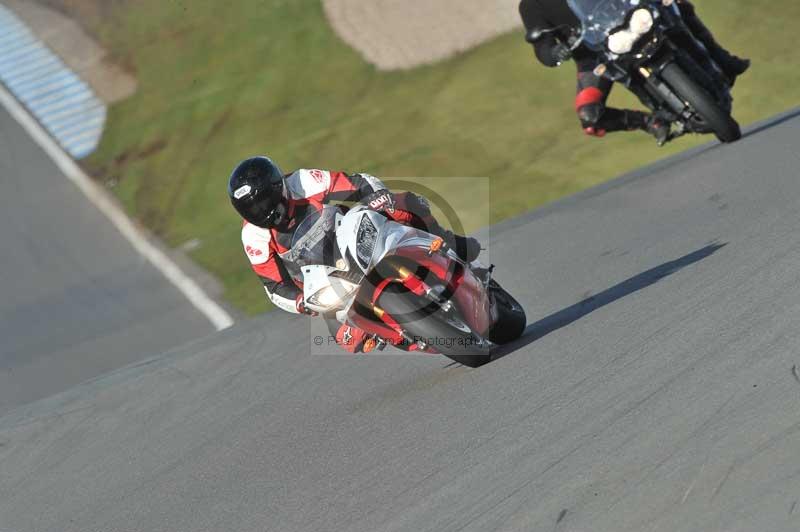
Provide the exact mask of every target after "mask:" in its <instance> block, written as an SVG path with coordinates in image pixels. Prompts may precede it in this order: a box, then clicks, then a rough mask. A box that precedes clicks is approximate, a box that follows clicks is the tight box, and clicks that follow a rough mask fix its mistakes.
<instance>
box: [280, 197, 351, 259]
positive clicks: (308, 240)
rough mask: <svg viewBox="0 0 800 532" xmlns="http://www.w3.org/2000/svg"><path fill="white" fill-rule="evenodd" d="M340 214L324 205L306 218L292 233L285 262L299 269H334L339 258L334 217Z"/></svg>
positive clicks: (337, 210)
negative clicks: (306, 267)
mask: <svg viewBox="0 0 800 532" xmlns="http://www.w3.org/2000/svg"><path fill="white" fill-rule="evenodd" d="M340 212H341V211H340V210H339V208H338V207H335V206H333V205H326V206H325V207H323V208H322V210H321V211H319V212H313V213H310V214H309V215H308V216H306V217H305V218H304V219H303V221H302V222H300V225H298V226H297V229H295V231H294V235H293V236H292V246H291V248H290V252H289V256H288V257H287V261H289V262H291V263H293V264H294V265H295V266H299V267H303V266H331V267H334V268H335V267H336V263H337V261H338V260H339V259H340V258H341V254H340V253H339V246H337V244H336V215H337V214H339V213H340Z"/></svg>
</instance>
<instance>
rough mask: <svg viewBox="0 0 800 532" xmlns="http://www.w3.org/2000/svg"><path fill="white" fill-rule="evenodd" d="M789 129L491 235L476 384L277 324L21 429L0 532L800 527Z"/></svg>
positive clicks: (0, 436)
mask: <svg viewBox="0 0 800 532" xmlns="http://www.w3.org/2000/svg"><path fill="white" fill-rule="evenodd" d="M798 115H800V113H794V115H791V114H790V115H787V116H784V117H780V118H778V119H776V120H774V121H773V122H772V123H771V124H766V125H764V126H762V127H759V128H756V129H755V130H751V132H750V133H749V134H748V135H747V136H746V137H745V138H744V139H743V140H742V141H741V142H739V143H737V144H735V145H732V146H719V145H717V144H713V145H709V146H706V147H704V148H701V149H698V150H694V151H692V152H690V153H688V154H685V155H683V156H680V157H678V158H675V159H672V160H671V161H668V162H666V163H662V164H659V165H657V166H655V167H652V168H649V169H646V170H644V171H641V172H638V173H636V174H634V175H631V176H627V177H624V178H621V179H620V180H617V181H615V182H613V183H611V184H609V185H606V186H603V187H600V188H597V189H593V190H591V191H588V192H586V193H583V194H580V195H579V196H576V197H573V198H570V199H567V200H565V201H562V202H560V203H558V204H556V205H553V206H551V207H548V208H546V209H544V210H540V211H535V212H533V213H531V214H530V215H528V216H525V217H522V218H520V219H517V220H513V221H510V222H508V223H506V224H503V225H501V226H500V227H496V228H494V230H493V231H492V236H491V247H492V258H493V260H494V262H496V263H497V264H498V277H499V278H500V280H501V281H502V282H503V283H504V284H506V285H507V286H508V287H509V288H511V289H512V291H513V292H515V293H516V294H518V295H519V297H520V299H521V300H522V302H523V303H524V304H525V305H526V308H527V309H528V312H529V317H530V318H531V322H532V324H531V325H530V327H529V331H528V336H527V337H526V338H525V339H524V341H522V342H520V344H519V345H517V346H515V349H513V350H511V352H510V353H509V354H508V355H507V356H505V357H503V358H500V359H499V360H496V361H495V362H493V363H491V364H490V365H488V366H485V367H483V368H481V369H478V370H468V369H465V368H461V367H448V368H445V366H446V365H447V360H446V359H443V358H440V357H403V356H369V357H358V358H352V357H344V356H341V357H339V356H316V357H312V356H310V355H309V352H310V347H309V345H310V343H309V329H308V324H307V322H306V321H304V320H303V319H301V318H294V317H291V316H288V315H285V314H273V315H270V316H268V317H266V318H262V319H260V320H256V321H252V322H249V323H244V324H241V325H238V326H236V327H234V328H232V329H229V330H227V331H224V332H223V333H221V334H218V335H216V336H213V337H209V338H206V339H203V340H201V341H199V342H196V343H195V344H193V345H191V346H188V347H186V348H185V349H181V350H179V351H176V352H173V353H172V354H170V355H169V356H166V357H161V358H157V359H152V360H150V361H148V362H146V363H142V364H139V365H138V366H133V367H129V368H125V369H122V370H119V371H116V372H114V373H112V374H110V375H107V376H104V377H103V378H101V379H98V380H96V381H93V382H90V383H87V384H84V385H82V386H80V387H78V388H75V389H72V390H70V391H68V392H66V393H63V394H60V395H58V396H55V397H51V398H48V399H46V400H43V401H38V402H36V403H34V404H32V405H28V406H25V407H22V408H18V409H16V410H14V411H13V412H11V413H10V414H8V415H6V416H4V417H3V418H2V419H0V469H2V474H1V475H0V530H14V531H18V532H25V531H34V530H36V531H81V532H83V531H94V530H97V531H103V532H108V531H123V530H124V531H129V530H136V531H152V532H158V531H165V532H166V531H169V532H176V531H198V532H199V531H220V530H236V531H251V530H252V531H256V530H258V531H263V530H275V531H283V532H285V531H314V532H319V531H356V532H360V531H363V532H375V531H414V532H419V531H435V532H456V531H459V532H467V531H475V532H486V531H501V530H502V531H546V532H551V531H555V532H565V531H575V532H580V531H614V532H617V531H637V532H638V531H643V532H653V531H670V532H675V531H725V532H733V531H781V530H798V528H800V503H799V502H798V501H799V500H800V459H799V458H798V457H800V374H799V373H798V371H797V370H796V369H795V370H794V371H793V367H795V365H798V366H800V179H798V172H800V150H798V141H797V139H798V138H800V118H797V116H798ZM6 223H7V222H6Z"/></svg>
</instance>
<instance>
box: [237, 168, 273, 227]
mask: <svg viewBox="0 0 800 532" xmlns="http://www.w3.org/2000/svg"><path fill="white" fill-rule="evenodd" d="M283 180H284V177H283V172H281V169H280V168H278V165H277V164H275V163H274V162H272V159H270V158H269V157H252V158H250V159H245V160H244V161H242V162H241V163H239V164H238V165H237V166H236V168H234V169H233V173H232V174H231V178H230V180H229V181H228V197H230V199H231V203H232V204H233V208H234V209H236V210H237V211H238V212H239V214H241V215H242V218H244V219H245V220H247V221H248V222H250V223H251V224H253V225H257V226H259V227H263V228H265V229H269V228H272V227H275V226H276V225H279V224H280V223H281V222H282V221H283V220H284V219H285V218H286V203H285V201H284V200H283V189H284V182H283Z"/></svg>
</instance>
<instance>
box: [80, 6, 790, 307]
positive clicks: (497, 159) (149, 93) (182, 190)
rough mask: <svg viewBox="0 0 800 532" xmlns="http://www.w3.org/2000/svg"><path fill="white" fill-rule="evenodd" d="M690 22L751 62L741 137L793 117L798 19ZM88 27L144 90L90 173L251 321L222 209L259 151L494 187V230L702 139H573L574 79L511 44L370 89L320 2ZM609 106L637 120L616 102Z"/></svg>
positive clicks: (246, 288)
mask: <svg viewBox="0 0 800 532" xmlns="http://www.w3.org/2000/svg"><path fill="white" fill-rule="evenodd" d="M698 8H699V11H700V14H701V15H702V16H703V17H704V19H705V20H706V21H707V23H708V24H709V25H710V26H711V27H712V28H714V29H715V31H716V33H717V36H718V38H719V39H720V41H721V42H723V43H725V44H726V45H727V46H728V47H729V48H730V49H732V50H734V51H736V52H741V53H743V54H745V55H749V56H750V57H751V58H752V59H753V60H754V67H753V69H752V71H751V72H750V73H748V75H747V76H746V77H744V78H743V79H741V80H740V82H739V84H738V85H737V87H736V90H735V97H736V116H737V118H738V119H739V120H740V122H741V123H742V124H747V123H750V122H752V121H755V120H757V119H760V118H764V117H767V116H769V115H772V114H775V113H777V112H779V111H782V110H784V109H787V108H789V107H792V106H795V105H797V103H798V98H797V92H796V90H797V89H796V88H797V87H798V86H799V85H800V71H798V69H797V68H795V67H794V63H795V58H796V52H795V51H794V50H793V46H794V44H793V43H794V35H793V33H791V28H792V25H791V24H787V21H792V20H798V19H800V4H798V3H797V2H795V1H794V0H779V1H772V2H767V1H766V0H752V1H750V2H739V3H736V5H735V6H733V7H732V5H731V3H730V2H728V1H725V0H708V1H705V2H702V4H701V5H699V6H698ZM88 25H89V26H90V29H91V30H92V31H93V32H94V33H95V34H96V35H98V36H99V38H100V39H101V40H102V41H103V42H104V43H105V44H106V45H107V46H108V47H109V48H110V50H111V51H112V53H113V55H114V56H115V57H116V58H117V59H118V60H119V61H121V62H122V63H123V64H127V65H130V66H131V68H132V69H133V70H134V71H135V72H136V75H137V77H138V79H139V82H140V90H139V92H138V93H137V94H136V95H135V96H134V97H133V98H131V99H129V100H127V101H125V102H122V103H120V104H117V105H115V106H114V107H113V108H112V109H111V113H110V120H109V122H108V126H107V131H106V134H105V136H104V138H103V141H102V144H101V146H100V149H99V150H98V152H97V153H95V154H94V155H93V156H92V157H91V158H90V159H89V160H88V162H87V167H88V168H89V170H90V171H91V172H92V173H93V174H94V175H96V176H98V177H100V178H102V179H105V180H107V181H108V182H110V183H113V189H114V191H115V193H116V194H117V195H118V197H119V198H120V199H121V201H122V202H123V204H124V206H125V208H126V209H127V210H128V212H129V213H130V214H131V215H132V216H134V217H135V218H137V219H138V220H140V221H142V222H143V223H144V224H145V225H147V226H148V227H149V228H151V229H152V230H153V231H154V232H155V233H157V234H158V235H159V236H161V237H162V238H164V239H165V240H166V241H167V242H168V243H169V244H170V245H173V246H178V245H180V244H182V243H184V242H186V241H188V240H190V239H195V238H196V239H199V241H200V242H201V246H200V247H199V248H198V249H196V250H195V251H193V252H192V257H193V258H194V259H195V260H196V261H197V262H198V263H200V264H201V265H202V266H204V267H205V268H207V269H208V270H210V271H211V272H213V273H214V274H216V275H217V276H218V277H219V278H220V279H221V280H222V282H223V283H224V286H225V291H226V297H227V298H228V299H229V300H230V301H231V302H232V303H234V304H235V305H236V306H237V307H239V308H241V309H242V310H244V311H245V312H247V313H251V314H252V313H257V312H260V311H263V310H265V309H266V308H267V305H266V302H265V298H264V296H263V292H262V291H261V289H260V286H259V283H258V281H257V280H256V279H255V278H254V276H253V275H252V274H251V273H250V271H249V266H248V263H247V261H246V258H245V257H244V254H243V252H242V250H241V246H240V243H239V230H240V223H239V221H238V219H237V217H236V215H235V213H234V212H233V210H232V209H231V208H230V206H229V204H228V200H227V198H226V195H225V183H226V178H227V175H228V173H229V172H230V170H231V168H232V167H233V165H234V164H235V163H236V162H237V161H238V160H240V159H242V158H244V157H247V156H250V155H253V154H261V153H269V154H270V155H272V156H273V157H274V158H276V159H277V160H278V161H280V163H281V164H282V165H283V166H284V167H285V168H286V169H291V168H294V167H299V166H306V167H308V166H317V167H326V168H334V169H342V170H349V171H367V172H370V173H373V174H375V175H378V176H390V177H405V176H442V177H447V176H485V177H489V178H491V184H492V187H491V197H490V205H491V221H492V222H496V221H499V220H502V219H504V218H507V217H510V216H513V215H516V214H519V213H521V212H523V211H526V210H529V209H531V208H533V207H536V206H538V205H541V204H543V203H546V202H549V201H552V200H555V199H557V198H559V197H562V196H564V195H566V194H570V193H573V192H575V191H578V190H581V189H584V188H586V187H589V186H591V185H595V184H597V183H600V182H603V181H605V180H608V179H609V178H612V177H614V176H616V175H619V174H620V173H623V172H625V171H628V170H631V169H633V168H636V167H639V166H641V165H643V164H645V163H648V162H651V161H654V160H656V159H658V158H661V157H664V156H667V155H670V154H672V153H675V152H677V151H681V150H684V149H686V148H688V147H691V146H693V145H696V144H697V143H699V142H704V141H706V140H709V139H708V138H702V139H701V138H685V139H682V140H680V141H679V142H677V143H675V144H673V145H671V146H669V147H668V148H665V149H658V148H656V146H655V145H654V143H653V141H652V140H651V139H650V138H648V137H647V136H645V135H644V134H642V133H630V134H615V135H610V136H608V137H606V138H605V139H603V140H602V141H601V140H596V139H590V138H587V137H585V136H583V135H582V133H581V132H580V129H579V128H578V124H577V120H576V118H575V116H574V112H573V110H572V101H573V96H574V90H575V89H574V84H575V72H574V68H573V66H572V65H569V66H565V67H563V68H560V69H546V68H544V67H541V66H539V65H538V64H537V63H535V62H534V61H535V59H534V57H533V54H532V52H531V50H530V49H529V47H528V46H527V45H526V44H525V43H524V42H523V41H522V39H521V36H520V35H519V34H513V35H507V36H504V37H501V38H499V39H496V40H495V41H493V42H491V43H488V44H486V45H484V46H481V47H479V48H477V49H475V50H473V51H471V52H469V53H466V54H464V55H462V56H460V57H457V58H455V59H452V60H450V61H446V62H443V63H440V64H437V65H435V66H432V67H425V68H420V69H416V70H413V71H410V72H403V73H381V72H377V71H376V70H375V69H373V68H372V67H370V66H369V65H367V64H365V63H364V62H363V61H362V60H361V59H360V58H359V57H358V56H357V55H356V54H355V53H354V52H353V51H352V50H350V49H349V48H348V47H347V46H345V45H344V44H343V43H342V42H341V41H339V40H338V38H337V37H336V36H335V34H334V33H333V32H332V30H330V28H329V27H328V25H327V24H326V22H325V20H324V17H323V14H322V10H321V6H320V4H319V1H318V0H291V1H290V0H261V1H259V2H237V3H234V4H232V5H229V6H223V5H222V4H220V3H219V2H215V1H211V0H195V1H193V2H185V3H184V2H177V1H169V2H164V1H163V0H139V1H137V2H121V3H119V4H109V5H107V6H105V7H104V16H103V18H102V19H99V18H98V19H90V20H89V21H88ZM611 103H612V104H617V105H635V103H634V101H633V99H632V98H631V97H630V96H629V95H627V94H625V92H624V91H623V90H620V89H619V88H617V89H616V90H615V93H614V95H613V96H612V102H611ZM426 184H427V185H429V186H431V187H432V188H434V189H435V190H437V191H438V192H440V193H442V194H443V195H445V196H446V197H447V198H448V200H449V201H450V203H451V204H452V205H453V206H454V207H455V208H456V210H457V211H459V212H460V213H462V214H464V220H465V225H466V226H467V228H468V229H470V230H472V229H476V227H475V226H474V222H472V221H471V220H470V217H469V215H468V213H469V212H470V206H471V205H474V202H475V201H482V202H483V201H486V199H485V198H476V197H475V195H474V194H473V193H471V191H470V190H465V189H463V188H459V187H448V186H447V183H446V180H445V181H438V180H433V181H430V182H426Z"/></svg>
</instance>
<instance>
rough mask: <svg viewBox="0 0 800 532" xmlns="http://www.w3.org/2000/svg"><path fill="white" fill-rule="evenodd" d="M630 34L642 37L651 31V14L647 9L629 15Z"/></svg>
mask: <svg viewBox="0 0 800 532" xmlns="http://www.w3.org/2000/svg"><path fill="white" fill-rule="evenodd" d="M630 29H631V32H633V33H635V34H636V35H638V36H641V35H644V34H645V33H647V32H648V31H650V30H652V29H653V14H652V13H650V10H649V9H637V10H636V11H634V12H633V15H631V22H630Z"/></svg>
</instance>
